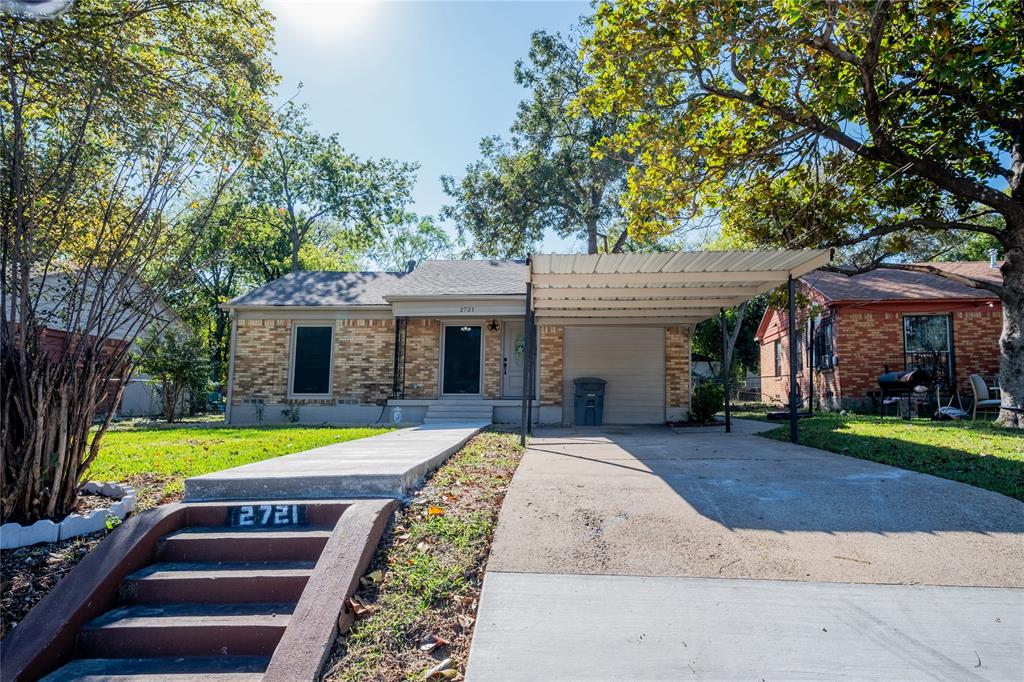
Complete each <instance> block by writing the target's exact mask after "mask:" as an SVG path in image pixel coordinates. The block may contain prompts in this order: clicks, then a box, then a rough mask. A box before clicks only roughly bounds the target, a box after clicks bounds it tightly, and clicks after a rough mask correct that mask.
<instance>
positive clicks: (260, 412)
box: [252, 400, 263, 424]
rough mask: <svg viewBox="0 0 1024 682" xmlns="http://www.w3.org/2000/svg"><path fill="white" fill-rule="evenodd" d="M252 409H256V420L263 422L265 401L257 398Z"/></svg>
mask: <svg viewBox="0 0 1024 682" xmlns="http://www.w3.org/2000/svg"><path fill="white" fill-rule="evenodd" d="M252 409H253V410H255V411H256V422H257V423H259V424H262V423H263V401H262V400H257V401H256V402H254V403H253V404H252Z"/></svg>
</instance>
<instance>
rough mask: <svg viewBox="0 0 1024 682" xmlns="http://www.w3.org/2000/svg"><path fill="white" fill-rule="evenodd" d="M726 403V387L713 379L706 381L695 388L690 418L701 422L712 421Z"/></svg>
mask: <svg viewBox="0 0 1024 682" xmlns="http://www.w3.org/2000/svg"><path fill="white" fill-rule="evenodd" d="M723 405H725V389H723V388H722V386H721V384H717V383H715V382H713V381H705V382H704V383H702V384H700V385H699V386H697V387H696V388H695V389H693V400H692V402H691V406H690V418H691V420H693V421H695V422H699V423H701V424H703V423H705V422H709V421H711V419H712V418H713V417H714V416H715V413H717V412H718V411H719V410H720V409H722V406H723Z"/></svg>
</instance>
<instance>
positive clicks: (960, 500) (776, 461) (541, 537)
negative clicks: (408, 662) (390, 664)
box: [468, 421, 1024, 680]
mask: <svg viewBox="0 0 1024 682" xmlns="http://www.w3.org/2000/svg"><path fill="white" fill-rule="evenodd" d="M763 428H765V427H764V425H763V424H759V423H757V422H744V421H737V423H736V431H737V432H735V433H733V434H725V433H723V432H722V430H721V429H720V428H718V429H695V430H680V431H672V430H669V429H667V428H605V429H602V430H600V431H593V430H578V431H573V430H544V431H541V432H538V434H537V437H535V438H534V439H533V441H532V443H531V448H530V451H529V452H528V453H527V455H526V457H525V458H524V460H523V462H522V464H521V465H520V467H519V470H518V472H517V473H516V476H515V479H514V480H513V483H512V486H511V488H510V490H509V492H508V495H507V496H506V499H505V503H504V506H503V508H502V512H501V517H500V520H499V524H498V529H497V533H496V536H495V543H494V547H493V549H492V553H491V557H490V560H489V562H488V571H487V576H486V579H485V583H484V594H483V598H482V601H481V608H480V616H479V619H478V625H477V634H476V635H475V639H474V644H473V651H472V655H471V661H470V666H469V670H468V676H469V677H470V678H471V679H477V680H484V679H486V680H490V679H503V680H507V679H679V678H681V677H684V676H685V677H696V678H701V677H703V678H707V679H722V678H750V677H755V676H756V677H758V678H761V677H764V678H766V679H794V678H804V677H811V678H820V677H832V678H835V677H855V678H869V679H893V678H900V679H917V678H920V679H931V678H938V679H1008V678H1013V679H1021V678H1022V677H1024V662H1022V661H1024V621H1022V617H1021V614H1022V612H1024V590H1021V589H1019V588H1021V587H1022V586H1024V504H1022V503H1020V502H1017V501H1016V500H1012V499H1010V498H1007V497H1004V496H1002V495H998V494H996V493H991V492H988V491H984V490H981V489H978V488H973V487H971V486H967V485H963V484H959V483H955V482H952V481H946V480H943V479H938V478H934V477H931V476H925V475H922V474H917V473H913V472H909V471H905V470H902V469H896V468H893V467H888V466H884V465H880V464H875V463H872V462H867V461H863V460H858V459H853V458H849V457H843V456H840V455H834V454H830V453H825V452H822V451H820V450H815V449H812V448H805V447H800V446H793V445H791V444H788V443H782V442H778V441H774V440H769V439H765V438H762V437H759V436H756V435H753V434H754V432H756V431H757V430H759V429H763ZM769 428H770V427H769ZM925 585H926V586H933V587H922V586H925ZM985 588H988V589H985ZM992 588H997V589H992ZM828 633H831V636H827V635H828ZM737 638H739V639H737ZM654 643H656V644H654ZM510 671H516V672H511V673H510ZM510 675H511V677H510Z"/></svg>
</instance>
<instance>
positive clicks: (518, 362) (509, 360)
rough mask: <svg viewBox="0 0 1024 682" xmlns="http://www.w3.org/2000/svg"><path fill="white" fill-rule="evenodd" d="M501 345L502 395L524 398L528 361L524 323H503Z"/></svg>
mask: <svg viewBox="0 0 1024 682" xmlns="http://www.w3.org/2000/svg"><path fill="white" fill-rule="evenodd" d="M501 326H502V330H503V332H504V334H503V339H502V343H501V395H502V396H503V397H505V398H522V397H523V365H524V364H525V360H526V331H525V329H524V324H523V323H522V322H503V323H502V325H501Z"/></svg>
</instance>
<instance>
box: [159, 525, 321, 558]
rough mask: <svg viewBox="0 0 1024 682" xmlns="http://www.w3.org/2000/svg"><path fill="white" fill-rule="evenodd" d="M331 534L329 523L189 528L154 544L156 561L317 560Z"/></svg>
mask: <svg viewBox="0 0 1024 682" xmlns="http://www.w3.org/2000/svg"><path fill="white" fill-rule="evenodd" d="M330 536H331V529H330V527H328V526H321V527H316V526H314V527H304V528H296V529H293V530H267V529H254V530H248V529H243V530H239V529H237V528H217V527H192V528H184V529H182V530H179V531H175V532H174V533H171V534H170V535H166V536H164V537H163V538H161V539H160V542H159V543H158V544H157V549H156V558H157V561H161V562H170V563H187V562H201V561H202V562H208V561H233V562H245V561H316V560H317V558H319V556H320V553H321V552H322V551H323V549H324V545H325V544H327V539H328V538H329V537H330Z"/></svg>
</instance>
